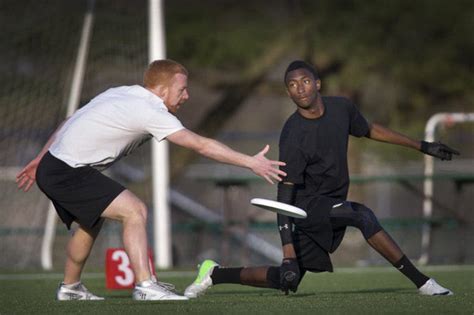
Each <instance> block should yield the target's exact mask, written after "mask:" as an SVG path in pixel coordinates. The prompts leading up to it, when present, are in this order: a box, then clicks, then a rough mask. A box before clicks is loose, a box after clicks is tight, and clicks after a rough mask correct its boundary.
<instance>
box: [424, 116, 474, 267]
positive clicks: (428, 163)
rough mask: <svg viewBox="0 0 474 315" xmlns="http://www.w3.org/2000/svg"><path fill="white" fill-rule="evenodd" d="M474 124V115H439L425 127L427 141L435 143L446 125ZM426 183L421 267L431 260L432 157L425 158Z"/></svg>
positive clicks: (426, 156)
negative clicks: (440, 126)
mask: <svg viewBox="0 0 474 315" xmlns="http://www.w3.org/2000/svg"><path fill="white" fill-rule="evenodd" d="M464 122H474V113H438V114H435V115H433V116H431V118H430V119H429V120H428V122H427V123H426V127H425V141H427V142H433V141H435V133H436V127H437V126H439V125H440V124H442V123H444V124H447V125H450V124H456V123H464ZM424 164H425V167H424V183H423V196H424V200H423V219H424V220H425V221H427V222H425V223H424V224H423V226H422V232H421V254H420V258H419V259H418V263H419V264H420V265H426V264H428V263H429V259H430V252H429V250H430V245H431V223H430V222H429V220H431V217H432V215H433V179H432V177H433V170H434V158H433V157H432V156H430V155H425V157H424Z"/></svg>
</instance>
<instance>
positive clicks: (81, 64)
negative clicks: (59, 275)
mask: <svg viewBox="0 0 474 315" xmlns="http://www.w3.org/2000/svg"><path fill="white" fill-rule="evenodd" d="M94 4H95V0H89V1H88V7H87V11H86V14H85V16H84V22H83V24H82V31H81V38H80V41H79V48H78V51H77V56H76V62H75V65H74V73H73V78H72V81H71V87H70V89H69V97H68V103H67V112H66V117H69V116H71V115H72V114H73V113H74V112H75V111H76V110H77V108H78V106H79V101H80V97H81V90H82V83H83V81H84V71H85V67H86V63H87V53H88V51H89V43H90V39H91V34H92V28H93V25H94ZM57 220H58V219H57V215H56V210H55V209H54V206H53V203H52V202H50V203H49V207H48V214H47V217H46V223H45V228H44V234H43V240H42V243H41V267H42V268H43V269H44V270H51V269H52V268H53V243H54V236H55V232H56V223H57Z"/></svg>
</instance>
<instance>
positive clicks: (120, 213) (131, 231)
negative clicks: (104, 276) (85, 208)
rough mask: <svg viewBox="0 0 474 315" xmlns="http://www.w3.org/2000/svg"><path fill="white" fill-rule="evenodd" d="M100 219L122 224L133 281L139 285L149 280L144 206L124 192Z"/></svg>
mask: <svg viewBox="0 0 474 315" xmlns="http://www.w3.org/2000/svg"><path fill="white" fill-rule="evenodd" d="M102 217H104V218H109V219H114V220H118V221H120V222H122V224H123V243H124V247H125V251H126V252H127V254H128V257H129V258H130V263H131V265H132V269H133V271H134V273H135V281H136V282H137V283H139V282H142V281H144V280H148V279H150V277H151V272H150V269H149V266H148V240H147V236H146V220H147V209H146V206H145V204H144V203H143V202H142V201H141V200H140V199H138V197H136V196H135V195H134V194H133V193H131V192H130V191H128V190H124V191H123V192H122V193H121V194H120V195H118V196H117V198H115V199H114V201H112V203H111V204H110V205H109V206H108V207H107V208H106V209H105V210H104V212H103V213H102Z"/></svg>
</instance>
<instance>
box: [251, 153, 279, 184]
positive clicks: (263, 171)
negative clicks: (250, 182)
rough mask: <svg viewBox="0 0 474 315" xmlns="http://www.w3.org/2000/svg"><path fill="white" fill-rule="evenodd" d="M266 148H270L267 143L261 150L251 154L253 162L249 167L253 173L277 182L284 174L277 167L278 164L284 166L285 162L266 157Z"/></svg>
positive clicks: (271, 181)
mask: <svg viewBox="0 0 474 315" xmlns="http://www.w3.org/2000/svg"><path fill="white" fill-rule="evenodd" d="M268 150H270V146H269V145H268V144H267V145H266V146H265V147H264V148H263V150H262V151H260V152H258V153H257V154H256V155H254V156H253V158H254V162H255V163H254V165H253V166H252V167H251V169H252V171H253V172H254V173H255V174H257V175H258V176H261V177H263V178H265V179H266V180H267V182H269V183H270V184H273V183H274V182H273V180H276V181H278V182H279V181H281V180H282V179H281V177H280V176H286V173H285V172H283V171H282V170H279V169H278V166H284V165H286V163H285V162H280V161H273V160H269V159H267V158H266V157H265V154H267V152H268Z"/></svg>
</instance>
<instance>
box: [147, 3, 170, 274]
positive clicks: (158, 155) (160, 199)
mask: <svg viewBox="0 0 474 315" xmlns="http://www.w3.org/2000/svg"><path fill="white" fill-rule="evenodd" d="M148 1H149V3H148V5H149V8H148V34H149V43H148V49H149V50H148V54H149V61H150V62H151V61H153V60H156V59H164V58H165V56H166V48H165V33H164V20H163V4H162V0H148ZM151 146H152V150H151V152H152V153H151V154H152V157H151V163H152V183H153V244H154V257H155V265H156V266H157V267H158V268H161V269H167V268H170V267H171V266H172V257H171V217H170V209H169V200H168V196H169V158H168V155H169V153H168V142H167V141H166V140H163V141H160V142H158V141H157V140H155V139H153V141H152V145H151Z"/></svg>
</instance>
